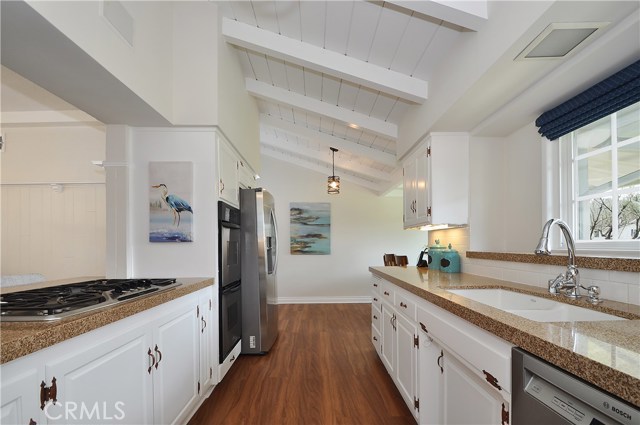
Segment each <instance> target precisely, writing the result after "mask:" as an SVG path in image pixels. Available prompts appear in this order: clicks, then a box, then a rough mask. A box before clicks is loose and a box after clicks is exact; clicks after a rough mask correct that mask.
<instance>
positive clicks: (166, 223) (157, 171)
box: [149, 161, 193, 242]
mask: <svg viewBox="0 0 640 425" xmlns="http://www.w3.org/2000/svg"><path fill="white" fill-rule="evenodd" d="M192 196H193V163H192V162H186V161H184V162H183V161H175V162H174V161H166V162H149V242H193V208H192Z"/></svg>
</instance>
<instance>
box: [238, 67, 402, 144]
mask: <svg viewBox="0 0 640 425" xmlns="http://www.w3.org/2000/svg"><path fill="white" fill-rule="evenodd" d="M245 87H246V89H247V91H248V92H249V93H250V94H252V95H253V96H256V97H259V98H261V99H264V100H267V101H272V102H275V103H279V104H285V105H289V106H292V107H294V108H298V109H302V110H304V111H308V112H312V113H315V114H319V115H324V116H327V117H330V118H333V119H335V120H338V121H341V122H343V123H345V124H347V125H349V126H350V127H352V128H361V129H365V130H368V131H370V132H372V133H375V134H377V135H380V136H383V137H387V138H391V139H393V140H396V139H397V138H398V126H397V125H395V124H392V123H389V122H386V121H382V120H379V119H377V118H373V117H370V116H367V115H365V114H361V113H359V112H355V111H351V110H349V109H345V108H341V107H339V106H336V105H332V104H329V103H327V102H322V101H320V100H317V99H313V98H311V97H308V96H304V95H302V94H298V93H295V92H293V91H291V90H286V89H283V88H280V87H276V86H273V85H271V84H267V83H263V82H261V81H257V80H253V79H250V78H247V79H246V81H245ZM354 125H355V127H354Z"/></svg>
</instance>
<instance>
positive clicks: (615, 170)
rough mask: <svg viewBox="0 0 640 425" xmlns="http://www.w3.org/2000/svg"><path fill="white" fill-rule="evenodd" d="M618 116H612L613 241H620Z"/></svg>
mask: <svg viewBox="0 0 640 425" xmlns="http://www.w3.org/2000/svg"><path fill="white" fill-rule="evenodd" d="M617 117H618V114H615V113H614V114H612V115H611V228H612V229H613V231H612V232H611V233H612V234H611V239H614V240H617V239H618V119H617Z"/></svg>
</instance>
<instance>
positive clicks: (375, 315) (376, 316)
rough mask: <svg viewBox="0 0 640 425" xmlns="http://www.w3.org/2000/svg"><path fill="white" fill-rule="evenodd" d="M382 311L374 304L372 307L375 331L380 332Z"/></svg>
mask: <svg viewBox="0 0 640 425" xmlns="http://www.w3.org/2000/svg"><path fill="white" fill-rule="evenodd" d="M380 316H381V314H380V309H379V308H376V307H375V306H374V305H373V304H372V305H371V326H373V327H374V328H375V329H377V330H380Z"/></svg>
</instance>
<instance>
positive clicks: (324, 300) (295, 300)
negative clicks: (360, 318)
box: [278, 296, 371, 304]
mask: <svg viewBox="0 0 640 425" xmlns="http://www.w3.org/2000/svg"><path fill="white" fill-rule="evenodd" d="M370 302H371V297H369V296H360V297H279V298H278V304H369V303H370Z"/></svg>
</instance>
